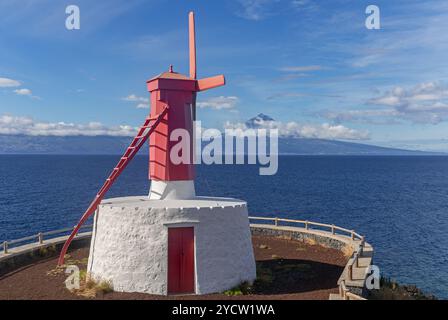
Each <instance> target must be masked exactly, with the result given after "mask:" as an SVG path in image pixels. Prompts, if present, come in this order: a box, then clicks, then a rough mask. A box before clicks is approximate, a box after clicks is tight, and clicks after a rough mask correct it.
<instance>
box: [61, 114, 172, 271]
mask: <svg viewBox="0 0 448 320" xmlns="http://www.w3.org/2000/svg"><path fill="white" fill-rule="evenodd" d="M167 111H168V107H165V109H164V110H163V111H162V112H161V113H160V114H159V115H158V116H157V117H154V118H147V119H146V120H145V123H144V124H143V126H142V127H141V128H140V130H139V131H138V133H137V136H136V137H135V138H134V140H132V142H131V144H130V145H129V147H128V148H127V149H126V152H125V153H124V154H123V156H122V157H121V159H120V161H119V162H118V164H117V166H116V167H115V168H114V169H113V170H112V172H111V174H110V175H109V177H108V178H107V180H106V181H105V182H104V184H103V186H102V187H101V189H100V191H98V193H97V195H96V197H95V199H93V201H92V203H91V204H90V206H89V208H88V209H87V210H86V212H85V213H84V214H83V216H82V217H81V220H79V222H78V224H77V225H76V226H75V227H74V229H73V231H72V233H71V234H70V236H69V237H68V239H67V241H66V242H65V243H64V246H63V247H62V250H61V253H60V255H59V260H58V265H60V266H61V265H63V264H64V257H65V254H66V253H67V250H68V247H69V246H70V243H71V242H72V241H73V238H74V237H75V236H76V235H77V234H78V231H79V229H80V228H81V226H82V225H83V224H84V222H85V221H86V220H87V219H88V218H89V217H90V216H91V215H92V214H93V213H94V212H95V210H96V209H97V208H98V205H99V204H100V203H101V200H103V198H104V196H105V194H106V193H107V191H109V189H110V187H111V186H112V184H113V183H114V182H115V180H116V179H117V178H118V176H119V175H120V174H121V173H122V172H123V170H124V169H125V168H126V167H127V165H128V164H129V163H130V162H131V160H132V159H133V158H134V156H135V155H136V154H137V152H138V151H139V150H140V148H141V147H142V146H143V145H144V144H145V142H146V140H148V137H149V136H150V135H151V133H152V132H153V131H154V130H155V128H156V127H157V126H158V125H159V123H160V122H161V121H162V119H163V117H164V116H165V115H166V113H167ZM152 121H154V123H152V124H151V122H152Z"/></svg>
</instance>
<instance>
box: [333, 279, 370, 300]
mask: <svg viewBox="0 0 448 320" xmlns="http://www.w3.org/2000/svg"><path fill="white" fill-rule="evenodd" d="M339 295H340V296H341V297H342V300H367V299H366V298H363V297H361V296H358V295H357V294H354V293H352V292H350V291H349V290H348V289H347V287H346V286H345V281H344V280H343V281H341V284H340V285H339Z"/></svg>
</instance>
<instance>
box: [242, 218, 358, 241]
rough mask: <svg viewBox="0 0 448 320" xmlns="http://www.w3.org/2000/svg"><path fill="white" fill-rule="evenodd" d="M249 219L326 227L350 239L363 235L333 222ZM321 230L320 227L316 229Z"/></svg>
mask: <svg viewBox="0 0 448 320" xmlns="http://www.w3.org/2000/svg"><path fill="white" fill-rule="evenodd" d="M249 220H256V221H257V220H258V221H271V222H274V225H275V226H279V225H280V222H287V223H294V224H300V225H303V228H305V229H306V230H309V229H312V227H320V228H328V229H329V232H331V233H332V234H339V233H337V231H340V232H341V233H342V234H341V235H345V236H346V235H347V234H348V235H349V236H350V238H351V239H352V240H363V239H364V237H363V236H361V235H360V234H359V233H356V232H355V231H354V230H349V229H345V228H341V227H338V226H335V225H334V224H326V223H319V222H311V221H307V220H292V219H282V218H264V217H249ZM317 230H321V229H317ZM324 231H326V230H324Z"/></svg>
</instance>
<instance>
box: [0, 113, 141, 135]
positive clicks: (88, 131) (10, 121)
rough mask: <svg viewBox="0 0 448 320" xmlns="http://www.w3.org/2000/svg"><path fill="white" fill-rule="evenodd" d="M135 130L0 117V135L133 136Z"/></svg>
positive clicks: (127, 126) (91, 123)
mask: <svg viewBox="0 0 448 320" xmlns="http://www.w3.org/2000/svg"><path fill="white" fill-rule="evenodd" d="M136 131H137V128H134V127H132V126H129V125H119V126H106V125H103V124H101V123H99V122H89V123H87V124H75V123H67V122H40V121H36V120H34V119H33V118H31V117H18V116H12V115H1V116H0V134H5V135H27V136H61V137H63V136H125V137H128V136H134V135H135V133H136Z"/></svg>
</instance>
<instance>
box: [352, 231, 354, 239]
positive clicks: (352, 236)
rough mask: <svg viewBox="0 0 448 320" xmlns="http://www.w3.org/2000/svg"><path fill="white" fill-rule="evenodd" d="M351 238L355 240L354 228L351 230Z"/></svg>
mask: <svg viewBox="0 0 448 320" xmlns="http://www.w3.org/2000/svg"><path fill="white" fill-rule="evenodd" d="M352 240H355V230H352Z"/></svg>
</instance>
